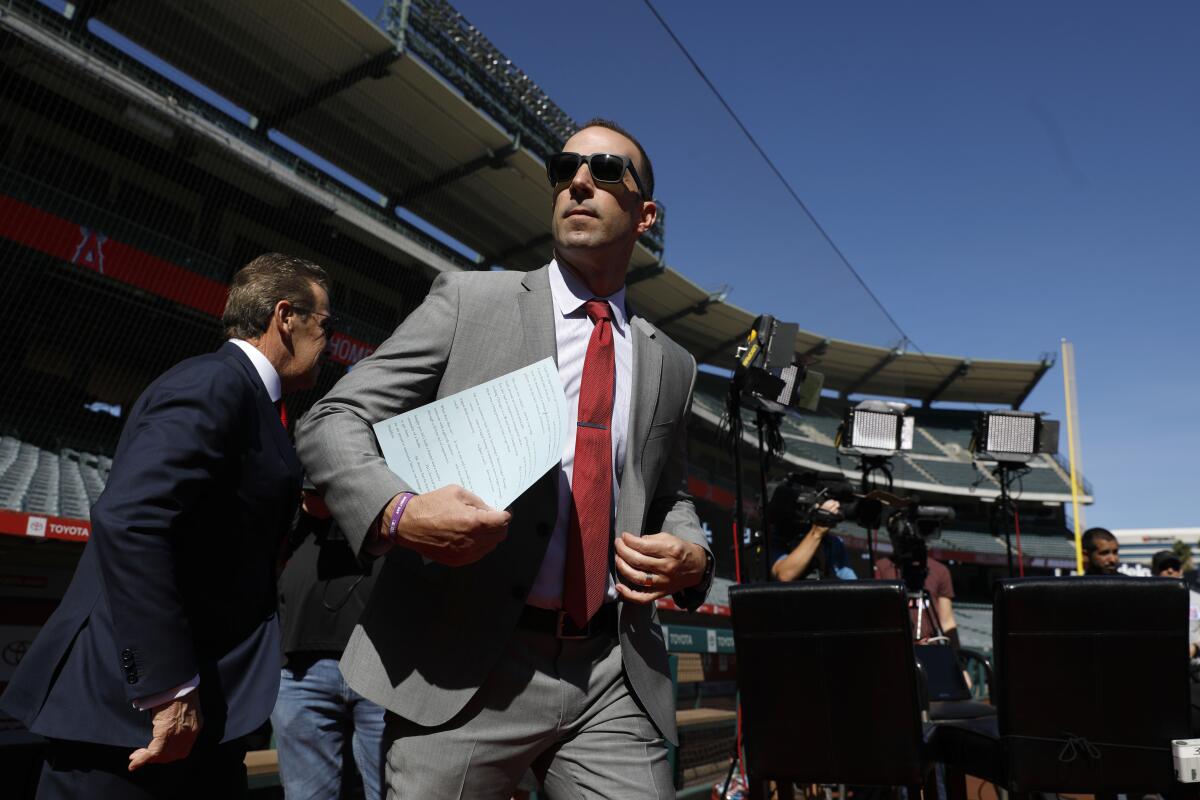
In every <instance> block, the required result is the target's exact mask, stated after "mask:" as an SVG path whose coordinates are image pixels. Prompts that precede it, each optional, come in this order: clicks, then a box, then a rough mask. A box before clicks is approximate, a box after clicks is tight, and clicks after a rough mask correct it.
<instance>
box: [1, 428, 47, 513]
mask: <svg viewBox="0 0 1200 800" xmlns="http://www.w3.org/2000/svg"><path fill="white" fill-rule="evenodd" d="M5 438H6V439H8V438H9V437H5ZM41 452H42V451H41V450H40V449H39V448H37V447H34V446H33V445H31V444H28V443H26V442H19V443H18V444H17V450H16V454H15V456H14V458H13V460H12V461H11V462H10V463H9V466H8V469H6V470H5V471H4V474H3V475H0V507H3V508H9V509H12V510H14V511H23V510H24V509H25V497H26V495H27V494H28V493H29V486H30V484H31V483H32V482H33V476H34V473H35V472H36V470H37V466H38V459H39V456H40V454H41Z"/></svg>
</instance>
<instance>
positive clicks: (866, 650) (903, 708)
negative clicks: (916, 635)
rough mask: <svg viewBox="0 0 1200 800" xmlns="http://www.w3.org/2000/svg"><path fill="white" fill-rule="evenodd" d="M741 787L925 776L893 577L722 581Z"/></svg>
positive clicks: (912, 676)
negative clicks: (737, 704)
mask: <svg viewBox="0 0 1200 800" xmlns="http://www.w3.org/2000/svg"><path fill="white" fill-rule="evenodd" d="M730 606H731V608H732V612H733V636H734V643H735V646H736V648H737V654H738V675H737V680H738V689H739V691H740V694H741V704H742V725H743V737H744V739H743V741H744V745H745V767H746V772H747V777H748V778H749V781H750V796H751V797H752V798H766V797H767V796H768V789H767V784H768V781H771V780H774V781H776V782H777V783H778V784H779V797H780V800H785V798H787V797H790V796H791V785H792V783H799V784H810V783H822V784H839V783H846V784H854V785H859V786H907V787H909V796H910V797H917V792H919V791H920V787H921V786H922V784H924V783H925V781H926V779H927V778H928V777H929V776H930V774H931V763H930V762H929V761H928V759H927V758H926V746H925V741H924V733H925V726H923V724H922V722H921V709H920V705H919V702H918V685H917V669H916V660H915V659H914V657H913V649H912V648H913V639H912V633H911V626H910V622H909V615H908V603H907V599H906V596H905V589H904V584H903V583H900V582H899V581H863V582H845V583H842V582H812V581H800V582H797V583H788V584H756V585H749V586H737V587H734V588H733V589H731V590H730Z"/></svg>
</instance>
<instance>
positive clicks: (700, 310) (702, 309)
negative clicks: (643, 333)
mask: <svg viewBox="0 0 1200 800" xmlns="http://www.w3.org/2000/svg"><path fill="white" fill-rule="evenodd" d="M723 301H724V298H722V297H717V296H715V295H709V296H708V297H706V298H704V299H703V300H700V301H698V302H695V303H693V304H692V305H690V306H688V307H687V308H681V309H679V310H678V311H675V312H673V313H671V314H667V315H666V316H665V317H663V318H662V319H659V320H655V322H654V324H655V325H657V326H658V327H660V328H662V327H665V326H667V325H670V324H671V323H673V322H678V321H679V320H681V319H683V318H684V317H690V316H691V315H692V314H704V313H707V312H708V307H709V306H711V305H713V304H715V303H720V302H723Z"/></svg>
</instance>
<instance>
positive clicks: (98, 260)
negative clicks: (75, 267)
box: [71, 225, 108, 275]
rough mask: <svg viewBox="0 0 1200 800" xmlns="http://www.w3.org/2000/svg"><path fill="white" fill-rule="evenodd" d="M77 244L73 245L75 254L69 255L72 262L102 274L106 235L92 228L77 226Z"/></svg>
mask: <svg viewBox="0 0 1200 800" xmlns="http://www.w3.org/2000/svg"><path fill="white" fill-rule="evenodd" d="M79 234H80V239H79V244H78V245H77V246H76V247H75V255H73V256H71V263H72V264H79V265H80V266H82V267H87V268H88V269H93V270H95V271H96V272H99V273H100V274H101V275H103V274H104V243H105V242H107V241H108V237H107V236H105V235H104V234H103V233H101V232H100V231H97V230H93V229H92V228H85V227H84V226H82V225H80V226H79Z"/></svg>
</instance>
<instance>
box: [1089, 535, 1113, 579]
mask: <svg viewBox="0 0 1200 800" xmlns="http://www.w3.org/2000/svg"><path fill="white" fill-rule="evenodd" d="M1120 550H1121V545H1120V543H1119V542H1118V541H1117V537H1116V536H1114V535H1113V532H1112V531H1110V530H1108V529H1107V528H1088V529H1087V530H1086V531H1084V532H1083V558H1084V567H1083V574H1085V575H1116V574H1117V568H1118V567H1120V566H1121V554H1120Z"/></svg>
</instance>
